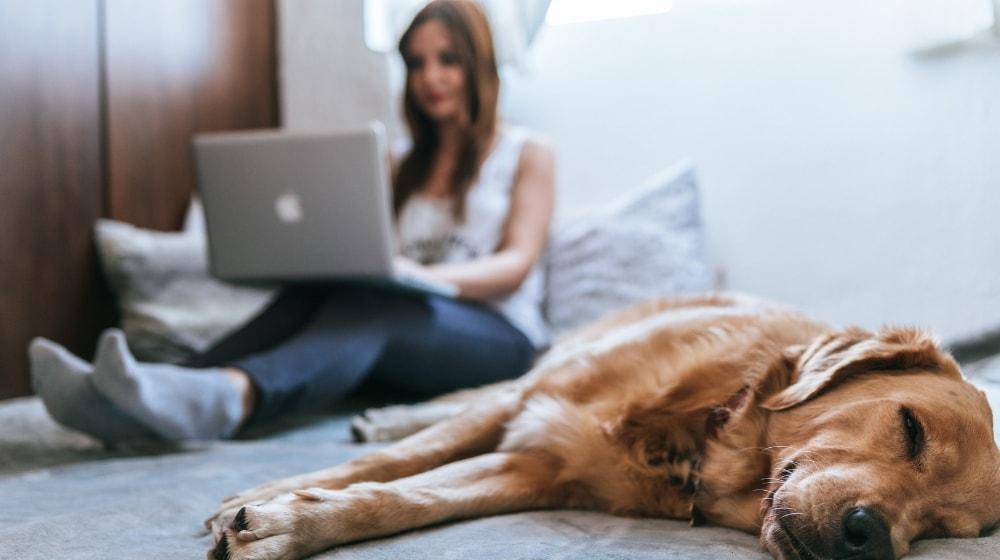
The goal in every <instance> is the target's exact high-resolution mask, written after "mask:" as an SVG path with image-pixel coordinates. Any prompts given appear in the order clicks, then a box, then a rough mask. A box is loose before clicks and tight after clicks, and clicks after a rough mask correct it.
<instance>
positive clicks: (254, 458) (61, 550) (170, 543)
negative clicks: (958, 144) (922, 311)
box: [0, 368, 1000, 560]
mask: <svg viewBox="0 0 1000 560" xmlns="http://www.w3.org/2000/svg"><path fill="white" fill-rule="evenodd" d="M998 369H1000V368H998ZM998 379H1000V377H998ZM986 388H987V389H989V390H990V392H992V393H993V394H992V395H991V400H992V401H993V402H994V409H995V410H1000V407H998V406H997V405H998V404H1000V398H992V397H1000V385H989V384H987V387H986ZM284 428H285V429H284V430H283V431H281V432H279V433H274V434H269V435H267V436H266V437H257V438H255V439H243V440H234V441H227V442H219V443H213V444H210V445H204V446H200V447H183V448H175V449H168V448H163V447H150V448H146V449H134V448H133V449H118V450H105V449H102V448H101V446H100V445H99V444H98V443H97V442H95V441H93V440H91V439H90V438H87V437H86V436H83V435H80V434H76V433H73V432H70V431H67V430H64V429H62V428H60V427H59V426H57V425H56V424H54V423H53V422H52V421H51V420H49V419H48V417H47V415H46V414H45V412H44V409H43V408H42V406H41V404H40V402H39V401H38V400H37V399H34V398H28V399H15V400H11V401H6V402H4V403H3V404H0V558H2V559H19V560H20V559H25V560H27V559H35V558H37V559H51V558H73V559H94V560H107V559H110V558H157V559H171V558H203V557H204V554H205V551H206V550H207V549H208V548H209V542H210V538H209V537H208V536H207V535H205V534H203V533H202V530H201V522H202V520H203V519H204V518H205V517H206V516H208V514H210V513H211V512H212V511H214V508H215V507H216V505H217V504H218V502H219V500H220V499H221V498H222V497H224V496H227V495H230V494H233V493H234V492H237V491H239V490H243V489H245V488H247V487H250V486H254V485H256V484H259V483H261V482H264V481H267V480H270V479H273V478H277V477H283V476H288V475H292V474H296V473H299V472H301V471H305V470H312V469H316V468H320V467H324V466H328V465H330V464H333V463H337V462H340V461H344V460H347V459H350V458H351V457H354V456H357V455H359V454H361V453H364V452H366V451H368V450H370V449H372V447H370V446H359V445H354V444H352V443H350V442H349V437H348V430H347V415H346V414H345V413H341V414H339V415H336V416H333V417H328V418H324V419H314V421H311V422H306V423H301V424H299V425H297V426H285V427H284ZM912 557H913V558H926V559H930V558H934V559H956V560H957V559H967V558H984V559H985V558H1000V535H993V536H990V537H986V538H978V539H961V540H959V539H949V540H936V541H921V542H918V543H916V545H915V546H914V549H913V554H912ZM317 558H336V559H338V560H352V559H359V560H360V559H366V560H367V559H387V560H388V559H398V558H406V559H407V560H420V559H425V558H426V559H428V560H446V559H451V558H455V559H467V558H475V559H482V560H490V559H498V560H499V559H504V560H516V559H542V558H566V559H569V558H574V559H575V558H588V559H595V560H596V559H609V560H610V559H626V558H627V559H645V558H649V559H652V558H658V559H669V558H694V559H699V558H704V559H713V560H717V559H725V558H761V559H765V558H769V556H768V555H766V554H764V553H763V552H761V549H760V547H759V545H758V543H757V539H756V537H754V536H751V535H747V534H743V533H740V532H738V531H734V530H729V529H720V528H713V527H699V528H691V527H688V525H687V524H686V523H682V522H678V521H667V520H651V519H627V518H620V517H612V516H609V515H604V514H600V513H590V512H576V511H551V512H531V513H522V514H515V515H504V516H498V517H491V518H486V519H478V520H473V521H466V522H462V523H453V524H449V525H443V526H439V527H432V528H428V529H424V530H420V531H414V532H410V533H406V534H403V535H399V536H396V537H392V538H388V539H380V540H376V541H371V542H365V543H361V544H356V545H351V546H346V547H342V548H339V549H336V550H332V551H328V552H326V553H323V554H320V555H319V556H317Z"/></svg>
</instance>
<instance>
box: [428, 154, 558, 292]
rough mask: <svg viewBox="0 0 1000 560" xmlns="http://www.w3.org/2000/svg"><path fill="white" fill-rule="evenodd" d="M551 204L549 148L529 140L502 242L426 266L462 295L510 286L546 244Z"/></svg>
mask: <svg viewBox="0 0 1000 560" xmlns="http://www.w3.org/2000/svg"><path fill="white" fill-rule="evenodd" d="M554 206H555V157H554V156H553V153H552V149H551V148H550V147H549V146H548V145H547V144H544V143H542V142H540V141H537V140H528V141H527V142H525V144H524V148H522V150H521V156H520V159H519V161H518V168H517V173H516V174H515V177H514V186H513V187H512V192H511V201H510V212H509V213H508V214H507V222H506V225H505V226H504V234H503V239H502V241H501V242H500V248H499V249H497V251H496V252H495V253H493V254H491V255H487V256H484V257H481V258H478V259H475V260H471V261H467V262H462V263H442V264H435V265H430V266H428V267H427V272H428V273H429V274H430V275H431V276H433V277H434V278H438V279H440V280H444V281H446V282H450V283H452V284H454V285H455V286H457V287H458V292H459V296H461V297H464V298H469V299H488V298H492V297H497V296H502V295H504V294H508V293H510V292H513V291H514V290H516V289H517V287H518V286H520V285H521V282H523V281H524V279H525V278H526V277H527V276H528V273H529V272H530V271H531V267H532V266H533V265H534V264H535V262H537V261H538V259H539V258H540V257H541V256H542V252H543V251H544V250H545V244H546V242H547V241H548V237H549V224H550V223H551V222H552V212H553V207H554Z"/></svg>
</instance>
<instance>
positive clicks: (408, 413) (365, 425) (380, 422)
mask: <svg viewBox="0 0 1000 560" xmlns="http://www.w3.org/2000/svg"><path fill="white" fill-rule="evenodd" d="M466 406H468V405H467V404H466V403H462V402H446V401H442V402H425V403H420V404H412V405H406V404H401V405H395V406H386V407H382V408H369V409H368V410H366V411H365V412H364V413H363V414H359V415H357V416H355V417H354V418H351V435H352V436H353V437H354V441H356V442H359V443H361V442H379V441H397V440H400V439H403V438H405V437H407V436H410V435H413V434H415V433H417V432H419V431H420V430H423V429H425V428H428V427H430V426H433V425H434V424H437V423H439V422H442V421H444V420H447V419H448V418H451V417H453V416H456V415H458V414H459V413H461V412H462V410H464V409H465V407H466Z"/></svg>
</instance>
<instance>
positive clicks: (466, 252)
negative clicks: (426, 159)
mask: <svg viewBox="0 0 1000 560" xmlns="http://www.w3.org/2000/svg"><path fill="white" fill-rule="evenodd" d="M498 134H499V138H498V139H497V141H496V145H495V146H494V147H493V150H492V151H491V152H490V153H489V155H488V156H487V157H486V160H485V161H484V162H483V165H482V166H481V167H480V169H479V177H478V178H477V179H476V182H475V183H474V184H473V186H472V188H470V189H469V192H468V194H467V195H466V199H465V222H464V223H460V224H459V223H456V221H455V218H454V216H453V215H452V205H451V201H450V200H449V199H444V198H436V197H428V196H423V195H420V194H414V195H411V196H410V198H409V199H408V200H407V201H406V203H405V204H404V205H403V208H402V209H401V210H400V212H399V218H398V220H397V222H396V233H397V237H398V241H399V248H400V253H402V254H403V256H405V257H407V258H410V259H413V260H414V261H417V262H419V263H422V264H435V263H453V262H464V261H469V260H472V259H475V258H478V257H482V256H485V255H489V254H492V253H494V252H496V251H497V249H499V248H500V243H501V241H502V240H503V232H504V226H505V225H506V222H507V214H508V213H509V211H510V201H511V191H512V189H513V186H514V179H515V177H516V175H517V169H518V163H519V161H520V158H521V148H522V147H523V146H524V142H525V140H526V139H527V137H528V131H527V130H525V129H523V128H520V127H513V126H509V125H503V126H502V127H501V128H500V129H499V131H498ZM406 149H408V146H406V145H405V144H402V145H399V146H397V147H396V149H395V150H394V151H395V152H397V154H399V153H405V150H406ZM542 274H543V268H542V266H541V263H540V262H536V263H535V264H534V266H533V267H532V269H531V272H529V273H528V276H527V277H525V279H524V281H523V282H522V283H521V285H520V286H518V288H517V290H516V291H515V292H513V293H511V294H508V295H506V296H502V297H499V298H494V299H492V300H489V301H487V302H486V303H487V304H489V305H490V306H491V307H493V308H494V309H496V310H497V311H498V312H499V313H500V314H501V315H503V316H504V317H506V318H507V320H508V321H510V323H511V324H512V325H514V326H515V327H517V328H518V329H519V330H520V331H521V332H522V333H524V335H525V336H527V337H528V339H529V340H530V341H531V342H532V344H533V345H534V346H535V347H536V348H541V347H544V346H545V345H547V344H548V341H549V334H548V327H547V326H546V324H545V321H544V319H542V298H543V296H544V289H545V285H544V284H545V282H544V278H543V276H542Z"/></svg>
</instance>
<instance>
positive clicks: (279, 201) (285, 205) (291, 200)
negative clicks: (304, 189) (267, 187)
mask: <svg viewBox="0 0 1000 560" xmlns="http://www.w3.org/2000/svg"><path fill="white" fill-rule="evenodd" d="M274 211H275V213H277V214H278V219H279V220H281V221H282V222H285V223H286V224H297V223H299V222H301V221H302V217H303V214H304V213H303V211H302V199H301V198H299V195H297V194H295V193H294V192H293V191H288V192H286V193H285V194H283V195H281V196H279V197H278V198H276V199H274Z"/></svg>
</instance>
